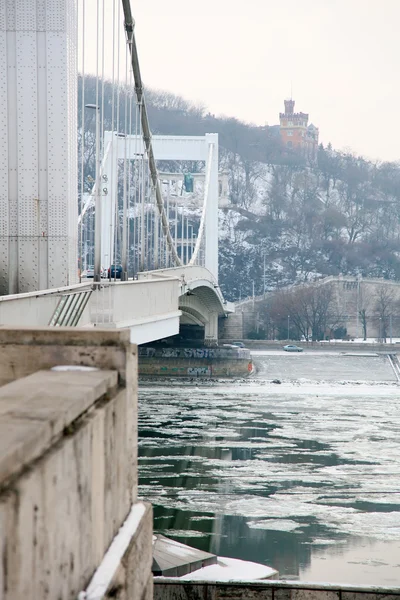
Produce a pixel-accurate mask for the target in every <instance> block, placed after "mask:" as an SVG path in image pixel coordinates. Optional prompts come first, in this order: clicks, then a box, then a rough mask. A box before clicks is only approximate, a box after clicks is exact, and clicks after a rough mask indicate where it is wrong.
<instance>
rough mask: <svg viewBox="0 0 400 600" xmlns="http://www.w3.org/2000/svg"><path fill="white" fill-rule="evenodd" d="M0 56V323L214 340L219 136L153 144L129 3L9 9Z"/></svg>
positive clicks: (38, 1) (114, 0) (162, 138)
mask: <svg viewBox="0 0 400 600" xmlns="http://www.w3.org/2000/svg"><path fill="white" fill-rule="evenodd" d="M0 55H1V56H2V57H4V58H5V60H2V61H0V127H1V130H2V136H1V137H0V156H1V157H2V159H1V161H0V174H1V180H2V187H1V190H0V294H1V296H0V324H1V325H19V326H46V325H50V326H54V327H57V326H71V327H93V326H100V325H101V326H102V327H111V328H130V330H131V341H132V342H135V343H139V344H141V343H145V342H149V341H153V340H156V339H162V338H164V337H168V336H171V335H174V334H176V333H178V332H179V326H180V324H182V323H184V324H189V325H201V326H202V327H204V336H205V337H204V339H205V343H206V344H211V345H212V344H215V343H217V340H218V318H219V317H222V316H226V315H227V314H228V313H229V312H231V311H232V307H231V306H228V303H226V302H225V300H224V298H223V295H222V293H221V291H220V289H219V286H218V209H219V204H223V203H224V202H227V180H226V175H224V174H223V173H219V165H218V136H217V134H213V133H206V134H205V135H203V136H174V135H168V136H167V135H155V136H152V134H151V128H150V126H151V123H149V118H148V108H147V104H146V95H145V90H144V86H143V82H142V77H141V71H140V64H139V57H138V49H137V44H136V37H135V23H134V19H133V16H132V13H131V8H130V3H129V0H111V1H109V2H107V1H106V0H78V2H76V0H18V1H17V2H14V1H12V0H9V1H7V2H2V3H1V6H0Z"/></svg>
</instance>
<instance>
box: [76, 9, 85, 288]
mask: <svg viewBox="0 0 400 600" xmlns="http://www.w3.org/2000/svg"><path fill="white" fill-rule="evenodd" d="M85 8H86V7H85V0H82V40H81V43H82V73H81V156H80V163H81V164H80V167H81V173H80V175H81V176H80V188H81V190H80V191H81V202H80V215H79V216H80V230H79V281H80V282H81V281H82V270H83V253H84V249H83V248H84V238H85V237H86V236H84V232H85V234H86V229H84V227H83V214H84V213H83V209H84V193H85V179H84V177H85V168H84V166H85ZM78 225H79V220H78ZM85 248H86V244H85ZM86 259H87V255H86V251H85V269H86V268H87V264H86Z"/></svg>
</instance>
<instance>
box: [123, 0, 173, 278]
mask: <svg viewBox="0 0 400 600" xmlns="http://www.w3.org/2000/svg"><path fill="white" fill-rule="evenodd" d="M122 6H123V10H124V19H125V31H126V37H127V43H128V47H129V52H130V55H131V61H132V71H133V76H134V80H135V92H136V97H137V101H138V103H139V104H140V105H141V118H142V130H143V141H144V145H145V148H146V152H147V156H148V161H149V168H150V174H151V179H152V182H153V187H154V189H155V193H156V202H157V207H158V211H159V213H160V215H161V223H162V229H163V234H164V236H165V237H166V240H167V244H168V247H169V250H170V252H171V255H172V258H173V260H174V262H175V264H176V265H177V266H180V265H181V264H182V262H181V260H180V259H179V256H178V254H177V252H176V250H175V246H174V242H173V239H172V236H171V233H170V230H169V223H168V219H167V216H166V214H165V210H164V203H163V199H162V191H161V185H160V178H159V176H158V171H157V165H156V161H155V158H154V152H153V145H152V141H151V131H150V126H149V119H148V116H147V109H146V102H145V98H144V91H143V83H142V78H141V74H140V65H139V58H138V52H137V46H136V39H135V33H134V26H135V23H134V20H133V17H132V11H131V5H130V0H122Z"/></svg>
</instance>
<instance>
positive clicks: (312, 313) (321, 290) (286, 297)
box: [269, 284, 338, 341]
mask: <svg viewBox="0 0 400 600" xmlns="http://www.w3.org/2000/svg"><path fill="white" fill-rule="evenodd" d="M269 316H270V319H271V320H272V321H273V322H274V323H275V324H276V329H277V330H278V331H279V330H282V332H284V331H285V329H284V328H285V327H287V325H286V324H287V322H288V320H289V321H290V323H291V325H292V327H293V328H295V329H296V330H297V332H298V334H299V337H300V336H304V338H305V339H307V340H308V339H309V338H310V336H312V339H313V341H315V340H317V339H321V338H322V337H324V335H325V333H326V331H327V330H330V329H333V327H334V326H336V325H337V321H338V316H337V311H336V310H335V306H334V294H333V287H332V286H331V285H329V284H328V285H321V286H314V285H301V286H297V287H295V288H288V289H286V290H281V291H280V292H278V293H276V294H274V297H273V300H272V301H271V302H270V308H269ZM284 337H285V336H284Z"/></svg>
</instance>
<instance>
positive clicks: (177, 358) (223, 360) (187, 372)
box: [139, 347, 251, 377]
mask: <svg viewBox="0 0 400 600" xmlns="http://www.w3.org/2000/svg"><path fill="white" fill-rule="evenodd" d="M250 371H251V355H250V351H249V350H247V349H243V348H168V347H165V348H151V347H143V348H139V375H141V376H155V377H159V376H163V377H169V376H172V377H245V376H246V375H248V374H249V372H250Z"/></svg>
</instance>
